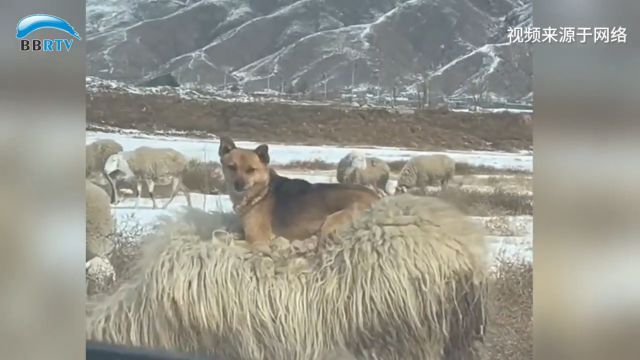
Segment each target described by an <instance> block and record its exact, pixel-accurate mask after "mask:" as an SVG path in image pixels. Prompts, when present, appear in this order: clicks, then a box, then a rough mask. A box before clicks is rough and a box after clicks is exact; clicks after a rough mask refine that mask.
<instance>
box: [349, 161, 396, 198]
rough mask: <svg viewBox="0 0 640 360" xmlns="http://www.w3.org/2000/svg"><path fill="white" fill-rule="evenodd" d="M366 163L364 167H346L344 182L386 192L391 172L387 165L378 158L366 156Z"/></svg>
mask: <svg viewBox="0 0 640 360" xmlns="http://www.w3.org/2000/svg"><path fill="white" fill-rule="evenodd" d="M366 164H367V167H366V168H365V169H361V168H354V169H347V171H346V174H347V175H345V177H344V183H346V184H358V185H363V186H367V187H372V188H373V189H374V190H376V191H378V192H382V194H388V193H387V182H389V173H390V172H391V169H389V165H387V163H386V162H384V161H383V160H381V159H378V158H367V159H366Z"/></svg>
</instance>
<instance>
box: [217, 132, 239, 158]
mask: <svg viewBox="0 0 640 360" xmlns="http://www.w3.org/2000/svg"><path fill="white" fill-rule="evenodd" d="M235 148H236V144H235V143H234V142H233V140H231V138H230V137H227V136H221V137H220V147H219V148H218V155H219V156H220V157H223V156H224V155H225V154H227V153H228V152H230V151H231V150H233V149H235Z"/></svg>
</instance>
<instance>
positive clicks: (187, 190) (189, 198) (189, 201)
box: [180, 180, 207, 207]
mask: <svg viewBox="0 0 640 360" xmlns="http://www.w3.org/2000/svg"><path fill="white" fill-rule="evenodd" d="M180 189H182V193H183V194H184V197H186V198H187V205H189V207H192V206H191V192H190V191H189V189H188V188H187V187H186V186H184V184H183V183H182V180H180ZM205 196H207V195H206V194H205Z"/></svg>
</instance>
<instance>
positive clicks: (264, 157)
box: [253, 144, 269, 165]
mask: <svg viewBox="0 0 640 360" xmlns="http://www.w3.org/2000/svg"><path fill="white" fill-rule="evenodd" d="M253 152H255V153H256V154H258V158H259V159H260V161H262V163H263V164H265V165H266V164H269V147H268V146H267V145H265V144H262V145H260V146H258V147H257V148H256V149H255V150H253Z"/></svg>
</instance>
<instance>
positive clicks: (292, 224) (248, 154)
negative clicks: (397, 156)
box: [218, 137, 380, 249]
mask: <svg viewBox="0 0 640 360" xmlns="http://www.w3.org/2000/svg"><path fill="white" fill-rule="evenodd" d="M218 155H220V163H221V164H222V171H223V173H224V178H225V182H226V185H227V191H228V193H229V196H230V197H231V201H232V203H233V209H234V211H235V212H236V214H238V216H239V217H240V218H241V221H242V227H243V230H244V236H245V238H246V240H247V241H248V242H249V243H250V244H251V245H252V246H254V248H259V249H266V247H268V245H269V244H270V242H271V239H272V237H273V236H274V235H275V236H282V237H284V238H287V239H289V240H302V239H306V238H308V237H310V236H312V235H316V234H318V235H320V237H321V238H326V236H327V235H329V233H331V232H333V231H335V230H336V229H337V228H339V227H340V226H341V225H342V224H344V223H346V222H347V221H349V220H352V219H353V218H355V217H356V216H357V215H358V214H359V213H360V212H362V211H364V210H366V209H368V208H370V207H371V206H372V205H373V203H375V202H376V201H378V200H379V199H380V198H379V197H378V195H377V194H376V193H375V192H374V191H373V190H371V189H368V188H366V187H364V186H360V185H346V184H311V183H309V182H308V181H305V180H301V179H290V178H287V177H284V176H280V175H278V174H277V173H276V172H275V171H274V170H273V169H271V168H270V167H269V160H270V159H269V148H268V146H267V145H264V144H263V145H260V146H258V147H257V148H255V149H253V150H250V149H241V148H238V147H236V145H235V143H234V142H233V140H231V139H230V138H228V137H222V138H220V148H219V149H218Z"/></svg>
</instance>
